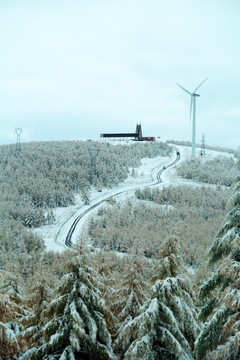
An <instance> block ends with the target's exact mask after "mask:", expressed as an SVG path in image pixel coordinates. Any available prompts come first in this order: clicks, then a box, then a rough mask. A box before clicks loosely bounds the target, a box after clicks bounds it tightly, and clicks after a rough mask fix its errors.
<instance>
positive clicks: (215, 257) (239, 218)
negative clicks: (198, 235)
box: [196, 178, 240, 360]
mask: <svg viewBox="0 0 240 360" xmlns="http://www.w3.org/2000/svg"><path fill="white" fill-rule="evenodd" d="M210 262H211V263H212V264H213V265H214V267H215V271H214V273H213V275H212V277H211V278H210V279H208V280H207V281H206V282H205V283H204V284H203V286H202V287H201V289H200V297H201V298H202V299H203V301H204V305H203V307H202V309H201V312H200V315H201V316H202V318H203V319H204V320H208V321H207V322H206V325H205V327H204V329H203V331H202V333H201V335H200V336H199V339H198V340H197V342H196V358H197V359H198V360H200V359H201V360H202V359H214V360H237V359H239V358H240V178H238V179H237V184H236V187H235V191H234V196H233V208H232V210H231V211H230V212H229V214H228V221H227V223H226V224H225V225H224V226H223V227H222V229H221V230H220V231H219V233H218V235H217V237H216V239H215V242H214V244H213V246H212V248H211V249H210Z"/></svg>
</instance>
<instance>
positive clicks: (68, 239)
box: [65, 146, 180, 248]
mask: <svg viewBox="0 0 240 360" xmlns="http://www.w3.org/2000/svg"><path fill="white" fill-rule="evenodd" d="M173 148H174V150H175V151H176V158H175V159H174V161H172V162H171V163H170V164H168V165H166V166H163V167H162V168H161V170H159V171H158V173H157V181H156V182H155V183H153V184H150V185H147V186H154V185H157V184H160V183H161V182H162V179H161V175H162V173H163V172H164V171H165V170H166V169H167V168H169V167H171V166H173V165H175V164H176V163H177V162H178V161H179V160H180V152H179V149H178V148H177V147H175V146H173ZM142 187H143V186H138V187H136V188H133V189H131V190H137V189H140V188H142ZM144 187H146V185H145V186H144ZM127 191H129V189H128V190H122V191H119V192H118V193H116V194H114V195H111V196H108V197H106V198H105V199H102V200H101V201H99V202H97V203H96V204H94V205H92V206H90V207H89V208H88V209H87V210H85V211H84V212H82V213H81V214H80V215H79V216H78V217H77V218H76V219H75V220H74V221H73V223H72V225H71V227H70V229H69V231H68V233H67V236H66V239H65V245H66V246H67V247H69V248H71V247H72V235H73V232H74V231H75V229H76V226H77V224H78V222H79V221H80V219H82V218H83V217H84V216H85V215H86V214H88V213H89V212H90V211H92V210H93V209H95V208H96V207H98V206H99V205H101V204H102V203H104V202H106V201H109V200H111V199H113V198H114V197H116V196H118V195H120V194H123V193H126V192H127Z"/></svg>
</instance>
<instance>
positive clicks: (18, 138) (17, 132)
mask: <svg viewBox="0 0 240 360" xmlns="http://www.w3.org/2000/svg"><path fill="white" fill-rule="evenodd" d="M15 133H16V134H17V142H16V151H17V152H18V153H20V151H21V142H20V136H21V134H22V128H15Z"/></svg>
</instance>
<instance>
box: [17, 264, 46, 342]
mask: <svg viewBox="0 0 240 360" xmlns="http://www.w3.org/2000/svg"><path fill="white" fill-rule="evenodd" d="M51 295H52V290H51V288H50V284H49V281H48V279H47V276H46V274H44V273H42V272H41V271H40V272H39V273H37V274H36V275H35V276H34V277H33V279H32V286H31V287H29V289H28V290H27V292H26V294H25V299H26V300H25V303H26V306H27V307H28V310H29V311H28V314H27V315H26V316H24V318H23V320H22V323H23V326H24V331H23V337H24V338H25V339H26V340H27V341H28V342H29V343H31V344H32V345H35V346H40V345H42V344H43V334H42V327H43V324H44V322H43V319H42V313H43V311H44V310H46V307H47V305H48V304H49V302H50V300H51Z"/></svg>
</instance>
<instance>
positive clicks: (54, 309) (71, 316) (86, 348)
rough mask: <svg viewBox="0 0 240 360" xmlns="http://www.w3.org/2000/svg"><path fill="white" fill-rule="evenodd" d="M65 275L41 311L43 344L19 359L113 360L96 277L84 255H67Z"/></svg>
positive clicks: (104, 309) (102, 302)
mask: <svg viewBox="0 0 240 360" xmlns="http://www.w3.org/2000/svg"><path fill="white" fill-rule="evenodd" d="M65 267H66V269H67V274H66V275H65V276H64V277H63V279H62V282H61V284H60V286H59V287H58V289H57V296H56V297H55V299H54V300H52V301H51V303H50V304H49V306H48V308H47V310H46V311H45V312H44V316H45V319H46V324H45V326H44V327H43V336H44V343H43V345H42V346H40V347H38V348H36V347H35V348H34V347H33V348H31V349H30V350H28V351H27V352H26V353H25V354H23V355H22V357H21V359H27V360H30V359H36V360H40V359H61V360H74V359H76V360H77V359H84V360H90V359H91V360H92V359H94V360H105V359H106V360H109V359H114V356H113V353H112V348H111V337H110V334H109V332H108V329H107V327H106V323H105V320H104V315H103V314H104V312H105V311H106V308H105V305H104V301H103V300H102V299H101V297H100V292H99V290H98V289H97V288H96V287H95V286H94V285H93V284H94V283H96V279H94V277H93V276H92V275H91V273H92V271H91V269H89V268H87V266H86V265H85V264H84V260H83V256H79V255H75V256H74V255H72V254H69V259H68V261H67V262H66V264H65Z"/></svg>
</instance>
